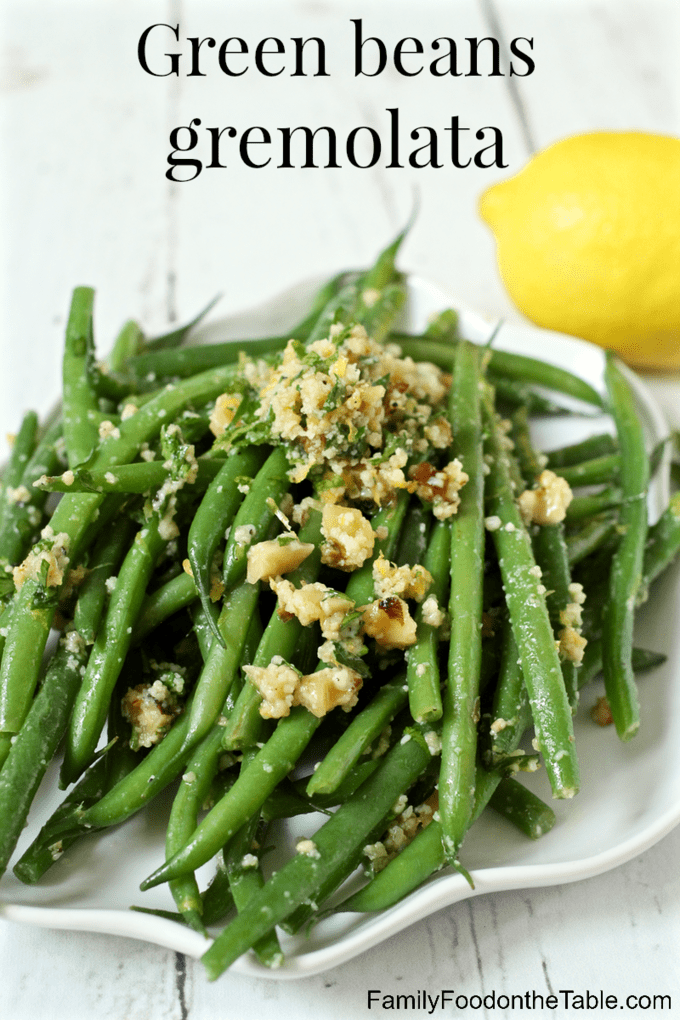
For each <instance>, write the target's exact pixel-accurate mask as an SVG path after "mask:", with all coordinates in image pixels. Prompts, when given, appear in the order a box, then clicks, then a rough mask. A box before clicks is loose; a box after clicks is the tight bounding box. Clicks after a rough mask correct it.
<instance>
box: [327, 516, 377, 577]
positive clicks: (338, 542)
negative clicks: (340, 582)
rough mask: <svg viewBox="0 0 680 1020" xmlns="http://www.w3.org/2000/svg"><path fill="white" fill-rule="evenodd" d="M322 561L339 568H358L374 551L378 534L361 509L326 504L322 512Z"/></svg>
mask: <svg viewBox="0 0 680 1020" xmlns="http://www.w3.org/2000/svg"><path fill="white" fill-rule="evenodd" d="M321 534H322V535H323V537H324V538H325V539H326V541H325V543H324V544H323V545H322V547H321V562H322V563H325V564H327V565H328V566H331V567H337V568H338V569H339V570H357V569H358V567H361V566H362V565H363V563H364V562H365V560H367V559H368V557H369V556H371V555H372V553H373V546H374V544H375V533H374V531H373V528H372V527H371V522H370V521H369V520H367V518H366V517H364V515H363V514H362V512H361V510H356V509H354V508H352V507H342V506H336V505H334V504H326V505H325V506H324V508H323V512H322V524H321Z"/></svg>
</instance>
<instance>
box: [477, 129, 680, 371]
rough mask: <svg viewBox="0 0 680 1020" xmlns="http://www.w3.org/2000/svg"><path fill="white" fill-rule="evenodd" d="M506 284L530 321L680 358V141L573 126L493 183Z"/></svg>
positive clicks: (661, 361) (652, 361) (666, 362)
mask: <svg viewBox="0 0 680 1020" xmlns="http://www.w3.org/2000/svg"><path fill="white" fill-rule="evenodd" d="M480 213H481V215H482V217H483V219H484V220H486V222H487V223H488V224H489V226H490V227H491V229H492V230H493V232H494V234H495V237H496V243H497V249H498V264H499V267H500V272H501V276H502V278H503V282H504V283H505V286H506V287H507V289H508V292H509V294H510V296H511V298H512V300H513V301H514V302H515V304H516V305H517V306H518V308H519V309H520V310H521V311H522V312H523V313H524V314H525V315H526V316H527V317H528V318H529V319H531V320H532V321H533V322H535V323H537V324H538V325H539V326H544V327H546V328H547V329H555V330H559V331H560V332H563V333H570V334H572V335H574V336H579V337H583V338H584V339H586V340H592V341H593V342H594V343H597V344H600V345H601V346H603V347H611V348H613V349H614V350H617V351H618V352H619V353H620V354H621V356H622V357H623V358H624V360H626V361H627V362H628V363H629V364H631V365H634V366H636V367H639V368H648V369H662V368H678V367H680V139H678V138H670V137H666V136H662V135H654V134H645V133H643V132H636V131H631V132H593V133H590V134H582V135H574V136H572V137H570V138H565V139H563V140H562V141H559V142H557V143H556V144H555V145H551V146H550V147H549V148H547V149H545V150H544V151H543V152H540V153H539V154H538V155H537V156H535V157H534V158H533V159H532V160H531V162H529V163H528V164H527V166H526V167H525V168H524V169H523V170H521V171H520V172H519V173H518V174H517V175H516V176H515V177H512V178H510V180H507V181H504V182H502V183H500V184H496V185H494V186H493V187H491V188H489V189H488V191H486V192H485V193H484V194H483V196H482V198H481V202H480Z"/></svg>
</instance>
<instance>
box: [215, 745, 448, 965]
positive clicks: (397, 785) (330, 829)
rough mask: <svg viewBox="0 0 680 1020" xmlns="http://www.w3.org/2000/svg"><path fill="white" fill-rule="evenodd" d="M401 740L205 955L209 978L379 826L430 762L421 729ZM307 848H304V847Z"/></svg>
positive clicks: (284, 914) (292, 907)
mask: <svg viewBox="0 0 680 1020" xmlns="http://www.w3.org/2000/svg"><path fill="white" fill-rule="evenodd" d="M408 736H409V737H410V738H411V739H409V740H408V741H402V742H400V743H399V744H397V745H396V746H395V747H394V748H393V749H392V751H390V753H389V754H388V755H386V756H385V758H384V759H383V761H382V762H381V765H380V767H379V768H378V769H377V770H376V771H375V772H374V773H373V775H372V776H371V777H370V778H369V779H367V780H366V782H365V783H364V784H363V785H362V786H361V787H360V788H359V789H358V790H357V792H356V793H355V794H354V795H353V797H351V798H350V799H349V800H348V801H347V802H346V803H345V804H343V805H342V806H341V807H340V808H339V809H338V810H337V811H336V813H335V814H334V815H332V816H331V818H329V819H328V821H326V822H325V823H324V825H322V826H321V828H320V829H318V830H317V832H316V833H315V834H314V839H313V844H314V845H313V849H312V850H311V851H310V852H298V853H297V854H296V855H295V856H294V857H293V858H292V860H290V861H288V862H287V863H286V864H285V865H284V866H283V867H282V868H281V869H280V870H279V871H277V873H276V874H275V875H273V876H272V877H271V878H270V879H269V881H268V882H267V883H266V885H265V887H264V889H262V891H261V892H260V893H258V895H257V896H255V897H253V899H252V900H250V902H249V903H248V905H247V906H246V907H245V908H244V910H243V911H242V912H241V913H240V914H239V915H238V917H236V918H235V919H234V920H233V921H232V922H231V924H229V925H228V926H227V928H226V929H225V930H224V931H223V932H222V934H221V935H219V936H218V938H217V939H216V940H215V942H214V943H213V944H212V946H211V947H210V949H209V950H208V951H207V953H206V954H205V955H204V956H203V963H204V965H205V967H206V970H207V972H208V976H209V977H210V978H211V979H214V978H216V977H218V976H219V975H220V974H221V973H222V971H223V970H225V969H226V968H227V967H228V966H229V965H230V964H231V963H233V962H234V960H236V959H237V958H238V957H239V956H241V954H242V953H244V952H245V951H246V950H247V949H249V948H250V947H251V946H252V945H253V943H254V942H256V941H257V939H258V938H260V937H261V936H262V935H264V934H266V932H267V931H269V930H270V929H271V928H272V927H273V926H274V925H275V924H278V923H279V922H281V921H282V920H284V919H285V918H286V917H288V916H289V915H290V914H291V913H292V912H293V911H294V910H295V908H296V907H298V906H299V905H300V904H302V903H304V902H306V901H308V900H310V899H311V900H314V899H315V897H316V895H317V892H318V890H319V889H320V888H321V887H322V886H323V884H324V879H325V878H326V876H327V875H328V874H329V872H332V871H333V870H334V869H335V868H336V867H338V866H340V865H342V864H343V862H344V860H345V859H346V858H347V856H348V854H349V853H351V852H352V851H353V850H354V848H355V847H356V846H358V845H359V844H360V843H362V841H363V842H365V839H366V837H367V836H368V835H369V834H370V833H371V832H372V831H373V829H375V828H376V827H377V826H378V825H380V824H381V822H382V820H383V819H384V818H385V817H386V816H387V815H388V814H389V812H390V809H391V807H392V805H393V804H394V802H395V800H396V799H397V797H398V796H399V795H400V793H402V792H403V791H404V789H406V788H408V786H409V785H410V784H411V782H413V780H414V779H415V778H416V776H418V775H419V774H420V772H422V770H423V769H424V768H425V766H426V765H427V764H428V762H429V760H430V751H429V748H428V746H427V744H426V742H425V740H424V739H423V737H422V736H421V734H420V733H418V732H416V731H413V732H412V733H411V734H408ZM305 849H306V848H305Z"/></svg>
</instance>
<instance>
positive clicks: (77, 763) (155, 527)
mask: <svg viewBox="0 0 680 1020" xmlns="http://www.w3.org/2000/svg"><path fill="white" fill-rule="evenodd" d="M160 523H161V522H160V519H159V517H158V516H157V515H155V516H154V517H152V518H151V520H150V521H149V522H148V523H147V524H146V525H145V526H144V527H143V528H141V529H140V531H138V532H137V534H136V536H135V539H134V542H133V543H132V546H131V548H130V551H129V552H128V554H127V556H126V557H125V560H124V561H123V564H122V566H121V569H120V572H119V574H118V578H117V580H116V586H115V588H114V589H113V591H112V593H111V597H110V601H109V606H108V609H107V612H106V616H105V618H104V622H103V626H102V628H101V630H100V631H99V633H98V634H97V637H96V639H95V643H94V646H93V648H92V653H91V655H90V659H89V661H88V664H87V669H86V671H85V676H84V677H83V682H82V686H81V688H80V690H79V692H78V694H77V697H76V701H75V705H74V708H73V714H72V716H71V723H70V726H69V730H68V733H67V739H66V746H65V750H64V762H63V765H62V771H61V777H62V778H61V781H62V783H63V784H64V785H66V784H68V783H71V782H73V781H74V780H75V779H76V778H77V777H78V776H79V775H80V773H81V772H82V771H83V770H84V769H85V768H87V766H88V765H89V764H90V763H91V760H92V756H93V754H94V751H95V748H96V746H97V741H98V739H99V734H100V733H101V730H102V726H103V725H104V720H105V718H106V711H107V706H108V703H109V701H110V699H111V692H112V691H113V688H114V685H115V683H116V680H117V678H118V674H119V673H120V670H121V667H122V665H123V662H124V661H125V656H126V655H127V651H128V649H129V647H130V643H131V640H132V628H133V626H134V623H135V620H136V619H137V615H138V613H139V608H140V606H141V604H142V601H143V599H144V592H145V590H146V586H147V583H148V580H149V578H150V576H151V572H152V571H153V568H154V566H155V565H156V561H157V560H158V557H159V556H160V554H161V552H162V550H163V549H164V547H165V545H166V542H167V538H164V537H163V535H162V534H161V532H160V530H159V529H160Z"/></svg>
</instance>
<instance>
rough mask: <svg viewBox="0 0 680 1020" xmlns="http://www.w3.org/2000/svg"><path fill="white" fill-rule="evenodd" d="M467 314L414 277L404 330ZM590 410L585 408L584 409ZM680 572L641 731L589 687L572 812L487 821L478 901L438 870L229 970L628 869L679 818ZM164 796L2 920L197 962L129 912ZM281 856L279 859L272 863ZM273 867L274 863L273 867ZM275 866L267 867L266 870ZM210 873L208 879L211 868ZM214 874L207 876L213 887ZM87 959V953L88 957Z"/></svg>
mask: <svg viewBox="0 0 680 1020" xmlns="http://www.w3.org/2000/svg"><path fill="white" fill-rule="evenodd" d="M310 292H311V286H310V285H305V286H301V287H299V288H296V289H295V290H293V291H289V292H287V293H286V294H284V295H281V296H279V297H278V298H276V299H275V300H273V301H271V302H268V303H267V305H266V306H263V307H261V308H258V309H256V310H252V311H248V312H245V313H243V314H242V315H239V316H233V317H232V318H230V319H229V320H228V321H222V322H216V323H212V324H210V325H208V326H206V327H204V328H203V329H202V330H201V331H200V332H199V335H198V338H197V340H198V342H203V343H206V342H207V343H210V342H215V341H217V340H222V339H230V338H239V337H246V336H258V335H259V336H262V335H268V334H271V333H277V334H278V333H281V332H283V331H284V330H285V328H287V327H288V326H289V325H291V324H292V323H293V322H295V321H296V319H297V318H298V317H299V313H300V310H301V309H302V310H304V307H305V302H306V301H307V300H308V297H309V294H310ZM449 305H453V306H454V307H460V305H459V304H458V303H457V302H455V301H453V300H452V298H451V297H450V296H447V295H445V294H443V293H442V292H441V291H439V290H438V289H436V288H434V287H433V286H432V285H430V284H429V283H428V282H427V281H424V280H421V279H418V278H411V280H410V283H409V301H408V307H407V310H406V313H405V322H404V325H405V326H407V327H408V328H409V329H413V330H414V331H418V330H420V329H422V328H423V327H424V325H425V323H426V321H427V319H428V318H429V316H430V315H432V313H434V312H436V311H439V310H441V309H442V308H444V307H447V306H449ZM493 327H494V323H492V322H489V321H486V320H484V318H483V317H481V316H479V315H476V314H474V313H471V312H465V311H463V312H461V330H462V333H463V334H464V335H465V336H466V337H469V338H470V339H472V340H476V341H480V342H483V341H485V340H486V339H487V337H488V336H489V335H490V333H491V331H492V329H493ZM495 345H496V346H497V347H502V348H506V349H509V350H515V351H519V352H520V353H524V354H530V355H535V356H538V357H541V358H544V359H546V360H548V361H551V362H553V363H555V364H557V365H560V366H562V367H564V368H568V369H570V370H572V371H575V372H577V373H578V374H579V375H581V376H582V377H583V378H584V379H587V380H588V381H589V382H590V383H591V384H592V385H594V386H595V387H596V388H597V389H599V390H601V389H602V371H603V363H604V359H603V355H602V352H601V351H600V349H599V348H597V347H594V346H592V345H591V344H588V343H585V342H584V341H581V340H575V339H572V338H571V337H566V336H562V335H560V334H557V333H548V332H546V331H544V330H539V329H534V328H531V327H529V326H519V327H518V326H507V325H504V326H502V327H501V328H500V330H499V332H498V335H497V338H496V340H495ZM629 377H630V381H631V383H632V385H633V387H634V390H635V395H636V400H637V404H638V409H639V413H640V417H641V419H642V421H643V424H644V427H645V430H646V433H647V438H648V441H649V444H650V446H652V445H653V444H654V443H655V442H657V441H658V440H659V439H661V438H663V436H664V435H665V434H666V426H665V423H664V421H663V418H662V416H661V414H660V412H659V410H658V408H657V407H656V406H655V404H654V402H653V400H652V398H651V397H650V395H649V393H648V392H647V390H646V388H645V387H644V385H643V384H642V383H641V382H640V380H639V379H638V378H637V377H636V376H634V375H633V374H632V373H629ZM588 413H590V411H588ZM609 427H611V426H610V423H609V422H608V420H607V419H605V418H595V419H594V418H593V417H583V418H577V419H569V420H566V419H564V418H556V419H554V420H550V421H549V422H547V423H546V424H545V425H543V426H542V427H541V430H542V431H541V435H540V437H539V438H540V441H541V442H542V443H543V444H544V446H545V448H546V449H549V448H551V447H553V446H557V445H562V444H563V443H565V442H568V441H574V440H576V439H579V438H582V437H583V436H585V435H587V434H588V433H591V432H595V431H601V430H603V429H604V428H609ZM667 486H668V483H667V471H664V470H662V471H661V472H659V474H658V475H657V478H656V479H655V480H654V482H653V484H652V487H651V492H650V512H651V513H652V515H653V516H654V517H656V516H657V515H658V514H659V513H660V512H661V510H662V509H663V506H664V505H665V504H666V502H667V499H668V487H667ZM679 606H680V571H679V570H678V569H677V565H676V568H675V569H673V570H672V571H669V572H668V573H667V574H666V575H665V576H664V577H663V578H662V579H661V581H660V583H659V586H658V588H656V589H655V592H654V596H653V599H652V600H651V601H650V602H648V603H647V604H646V605H645V606H644V607H643V608H642V610H641V611H640V613H639V621H638V626H637V628H636V637H637V641H638V643H639V644H641V645H643V646H645V647H648V648H652V649H655V650H657V651H662V652H664V653H665V654H666V655H667V656H668V661H667V662H666V663H665V665H664V666H662V667H660V668H659V669H657V670H655V671H654V672H652V673H650V674H648V675H646V676H644V677H642V678H641V680H640V687H641V702H642V725H641V728H640V732H639V734H638V736H637V737H636V738H635V740H633V741H632V742H631V743H630V744H621V743H620V742H619V741H618V740H617V737H616V734H615V733H614V730H613V727H609V728H608V729H604V730H603V729H600V727H598V726H595V725H594V724H593V723H592V722H591V721H590V718H589V708H590V706H591V705H592V704H593V702H594V700H595V697H596V694H599V693H601V691H600V690H597V689H596V688H589V689H587V690H586V691H584V693H583V696H582V705H581V708H580V709H579V713H578V716H577V719H576V723H575V726H576V735H577V742H578V749H579V759H580V763H581V772H582V787H581V792H580V794H579V795H578V797H577V798H576V799H575V800H574V801H572V802H567V803H565V802H556V803H554V805H553V806H554V807H555V811H556V813H557V815H558V823H557V825H556V826H555V828H554V829H553V830H552V832H550V833H549V834H548V835H547V836H545V837H543V838H542V839H541V840H539V841H538V842H536V843H534V842H532V841H530V840H527V839H526V838H525V837H523V836H521V835H520V834H519V833H518V832H517V831H516V830H514V829H513V827H512V826H510V825H509V824H507V823H505V822H503V821H502V820H500V819H498V818H496V817H489V818H487V817H486V816H482V818H481V819H480V820H479V821H478V822H477V823H476V824H475V825H474V826H473V828H472V829H471V831H470V833H469V836H468V837H467V839H466V842H465V844H464V847H463V852H462V855H461V856H462V860H463V863H464V864H465V865H466V867H467V868H468V869H469V870H470V872H471V874H472V876H473V878H474V883H475V889H474V892H473V891H472V890H471V889H470V887H469V886H468V884H467V882H466V881H465V879H463V878H462V877H461V876H460V875H459V874H455V873H454V874H450V873H449V872H448V871H443V872H440V873H439V874H438V875H437V876H435V877H434V878H432V879H431V880H430V881H429V882H428V883H427V884H426V885H425V886H423V887H422V888H421V889H419V890H417V891H416V892H414V893H412V894H411V895H410V896H409V897H407V898H406V899H405V900H404V901H403V902H402V903H400V904H398V905H397V906H395V907H393V908H392V909H391V910H388V911H386V912H385V913H383V914H381V915H379V916H376V917H370V916H368V917H366V916H361V915H355V914H341V915H337V916H336V917H332V918H328V919H327V920H325V921H323V922H321V923H320V924H319V925H317V926H316V928H314V929H313V931H312V933H311V936H310V937H309V938H306V937H304V936H303V937H296V938H292V939H287V938H285V937H284V938H283V939H282V942H283V947H284V949H285V951H286V963H285V964H284V966H283V967H282V968H281V969H280V970H277V971H270V970H267V969H265V968H263V967H261V966H260V965H259V964H258V963H257V961H256V960H255V959H254V957H252V955H248V956H245V957H243V958H242V959H241V960H239V961H238V962H237V963H236V964H235V965H234V969H235V970H236V971H238V972H240V973H247V974H251V975H258V976H260V977H267V978H272V979H277V980H281V979H287V978H296V977H301V976H307V975H311V974H316V973H319V972H321V971H324V970H327V969H329V968H331V967H335V966H337V965H338V964H340V963H343V962H344V961H346V960H349V959H351V958H352V957H353V956H355V955H357V954H358V953H361V952H363V951H364V950H365V949H367V948H369V947H370V946H374V945H376V944H377V943H378V942H380V941H382V940H383V939H385V938H388V937H389V936H391V935H394V934H396V933H397V932H399V931H401V930H402V929H404V928H406V927H408V926H409V925H411V924H413V923H414V922H415V921H418V920H420V919H421V918H423V917H426V916H427V915H429V914H432V913H434V912H435V911H437V910H441V909H442V908H443V907H446V906H449V905H451V904H453V903H456V902H457V901H458V900H463V899H466V898H467V897H469V896H478V895H480V894H482V893H489V892H497V891H501V890H504V889H518V888H529V887H534V886H547V885H557V884H560V883H566V882H573V881H576V880H578V879H582V878H588V877H590V876H593V875H597V874H599V873H600V872H603V871H608V870H609V869H611V868H615V867H617V866H618V865H619V864H623V863H624V862H625V861H627V860H630V859H631V858H632V857H635V856H636V855H637V854H639V853H641V852H642V851H644V850H646V849H647V848H648V847H650V846H652V845H653V844H654V843H655V842H657V841H658V840H659V839H661V838H662V837H663V836H665V835H666V834H667V833H668V832H670V830H671V829H672V828H673V827H674V826H675V825H677V823H678V822H679V821H680V767H679V766H678V754H677V740H676V734H677V732H678V729H679V727H680V632H679V631H678V628H677V617H678V607H679ZM528 780H529V781H530V785H531V786H532V788H534V789H535V791H536V792H537V793H539V794H540V795H542V796H543V797H546V796H549V791H548V788H547V781H546V779H545V777H544V776H541V774H540V773H539V775H537V776H531V777H528ZM169 799H170V794H168V795H166V796H165V797H162V798H160V799H159V801H158V802H156V803H155V804H154V807H153V808H152V810H151V811H147V812H142V813H141V814H139V815H137V816H136V817H134V818H132V819H130V820H129V821H128V822H126V823H125V824H124V825H122V826H120V827H119V828H118V829H116V830H115V831H111V832H109V833H106V834H101V835H93V836H90V837H88V838H84V839H82V840H80V842H79V844H76V846H74V847H73V848H72V849H71V850H70V851H69V852H68V853H67V854H65V856H64V857H63V859H62V860H61V861H59V863H58V864H56V865H55V867H54V868H53V869H52V870H51V871H50V872H48V873H47V875H46V876H45V877H44V878H43V879H42V881H41V882H40V883H39V884H38V885H37V886H36V887H29V886H24V885H22V884H21V883H20V882H18V881H17V880H16V879H15V878H14V876H13V875H12V874H11V871H8V874H7V875H6V876H5V878H4V879H3V880H2V887H1V895H2V901H3V902H2V903H0V915H1V916H3V917H5V918H7V919H9V920H14V921H21V922H25V923H29V924H37V925H41V926H43V927H48V928H63V929H70V930H73V931H76V930H80V931H96V932H105V933H108V934H115V935H123V936H127V937H129V938H136V939H142V940H144V941H148V942H152V943H155V944H157V945H161V946H167V947H168V948H170V949H173V950H177V951H179V952H183V953H187V954H188V955H190V956H194V957H199V956H201V955H202V954H203V953H204V952H205V949H206V947H207V943H206V941H205V939H203V938H202V937H201V936H200V935H198V934H197V933H196V932H193V931H190V930H188V929H186V928H184V927H183V926H182V925H179V924H175V923H174V922H173V921H167V920H164V919H162V918H158V917H154V916H150V915H146V914H139V913H134V912H131V911H130V910H129V909H128V907H129V906H130V905H131V904H133V903H134V904H139V905H144V906H149V907H160V908H165V909H173V903H172V900H171V898H170V896H169V893H168V891H167V888H166V887H165V886H161V887H159V888H156V889H153V890H151V891H150V892H148V893H145V894H142V893H140V892H139V891H138V887H139V883H140V882H141V880H142V879H143V878H144V877H145V876H146V875H148V874H149V873H150V872H151V871H152V870H153V869H154V868H155V867H157V865H158V864H159V862H160V859H161V857H162V846H163V831H164V824H165V819H166V817H167V811H168V804H169ZM59 800H60V795H59V794H58V793H57V792H56V767H55V766H52V767H51V769H50V772H49V774H48V776H47V777H46V780H45V783H44V784H43V787H42V789H41V791H40V793H39V795H38V798H37V800H36V802H35V804H34V807H33V810H32V812H31V817H30V821H29V825H28V827H27V829H26V831H25V832H24V834H23V836H22V839H21V841H20V845H19V847H18V850H17V855H16V856H15V858H14V860H16V858H17V857H18V856H19V855H20V854H21V852H23V850H24V849H25V848H26V846H27V845H28V844H29V843H30V841H31V840H32V839H33V837H34V836H35V834H36V833H37V831H38V829H39V827H40V825H41V824H42V823H43V822H44V820H45V819H46V818H47V817H48V816H49V814H50V813H51V811H52V810H53V809H54V807H55V806H56V804H57V803H58V802H59ZM313 828H314V824H313V823H312V822H310V816H303V818H302V820H300V819H295V820H293V822H292V823H290V825H289V827H288V829H287V830H286V832H285V833H283V832H282V833H278V834H277V838H278V839H280V841H281V843H283V844H287V845H288V846H291V844H292V842H293V841H294V840H295V839H296V838H298V837H299V836H300V835H303V834H304V835H310V834H311V831H312V829H313ZM272 856H273V855H272ZM272 865H273V866H276V861H275V860H273V861H272ZM270 866H271V865H270ZM204 871H205V869H204ZM206 878H207V875H205V876H203V881H205V880H206ZM84 951H85V952H86V949H85V950H84Z"/></svg>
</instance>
